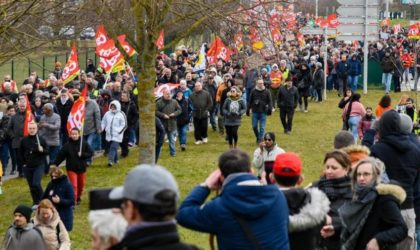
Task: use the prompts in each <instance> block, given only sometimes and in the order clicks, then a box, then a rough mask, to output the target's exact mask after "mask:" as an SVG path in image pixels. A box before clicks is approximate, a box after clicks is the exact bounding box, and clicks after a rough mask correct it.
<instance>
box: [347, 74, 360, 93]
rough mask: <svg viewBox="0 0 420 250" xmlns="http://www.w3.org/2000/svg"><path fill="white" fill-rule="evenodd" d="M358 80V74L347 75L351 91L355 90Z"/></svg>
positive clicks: (354, 91)
mask: <svg viewBox="0 0 420 250" xmlns="http://www.w3.org/2000/svg"><path fill="white" fill-rule="evenodd" d="M358 80H359V76H349V78H348V80H347V81H348V84H349V85H350V88H351V90H352V91H353V93H356V91H357V81H358Z"/></svg>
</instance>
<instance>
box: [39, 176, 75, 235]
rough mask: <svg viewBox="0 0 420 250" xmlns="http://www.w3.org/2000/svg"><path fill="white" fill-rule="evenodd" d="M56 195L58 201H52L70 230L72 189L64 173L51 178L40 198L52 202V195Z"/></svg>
mask: <svg viewBox="0 0 420 250" xmlns="http://www.w3.org/2000/svg"><path fill="white" fill-rule="evenodd" d="M56 195H57V196H58V197H60V202H59V203H54V206H55V208H56V209H57V212H58V214H59V215H60V218H61V221H62V222H63V223H64V226H65V227H66V229H67V231H68V232H70V231H71V230H72V229H73V207H74V191H73V187H72V186H71V184H70V182H69V179H68V178H67V176H66V175H63V176H60V177H58V178H56V179H52V180H51V181H50V182H49V183H48V185H47V187H46V188H45V191H44V194H43V195H42V199H49V200H50V201H51V202H52V197H54V196H56Z"/></svg>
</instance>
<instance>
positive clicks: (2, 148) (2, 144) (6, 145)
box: [0, 105, 16, 175]
mask: <svg viewBox="0 0 420 250" xmlns="http://www.w3.org/2000/svg"><path fill="white" fill-rule="evenodd" d="M14 113H15V107H14V106H12V105H9V106H8V107H7V112H6V113H4V114H3V117H2V118H1V119H0V159H1V165H2V170H3V175H6V168H7V165H8V164H9V158H10V157H9V156H11V154H12V152H11V150H12V149H11V147H10V146H11V145H10V143H11V142H10V136H9V134H8V131H7V128H8V126H9V122H10V119H11V117H12V116H13V114H14ZM13 158H15V157H13ZM13 158H12V172H13V171H16V159H13ZM10 174H14V173H10Z"/></svg>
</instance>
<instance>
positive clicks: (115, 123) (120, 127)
mask: <svg viewBox="0 0 420 250" xmlns="http://www.w3.org/2000/svg"><path fill="white" fill-rule="evenodd" d="M111 105H115V107H116V108H117V110H116V111H115V112H112V111H111ZM101 127H102V130H105V139H106V140H107V141H115V142H122V141H123V135H124V131H125V129H126V128H127V117H126V116H125V114H124V112H122V111H121V104H120V102H119V101H117V100H114V101H112V102H111V103H110V104H109V111H107V112H106V113H105V115H104V117H103V118H102V122H101Z"/></svg>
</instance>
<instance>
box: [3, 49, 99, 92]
mask: <svg viewBox="0 0 420 250" xmlns="http://www.w3.org/2000/svg"><path fill="white" fill-rule="evenodd" d="M34 54H36V55H30V56H27V57H19V58H15V59H12V60H10V61H9V62H7V63H5V64H3V65H1V66H0V82H1V81H2V80H3V76H4V75H6V74H10V75H11V77H12V79H14V80H15V81H16V83H17V84H18V85H21V84H22V83H23V81H24V80H25V79H26V78H28V76H29V74H30V73H31V72H33V71H36V72H37V74H38V76H39V77H41V78H42V79H46V78H47V77H48V74H49V73H51V72H53V71H54V66H55V62H61V65H62V68H64V66H65V65H66V62H67V59H68V57H69V55H70V52H67V53H62V54H44V55H40V54H39V53H34ZM78 56H79V66H80V69H81V70H85V69H86V65H87V60H88V59H92V60H93V61H94V64H95V65H98V63H99V59H98V58H97V56H96V54H95V49H92V48H84V49H80V48H79V50H78Z"/></svg>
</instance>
